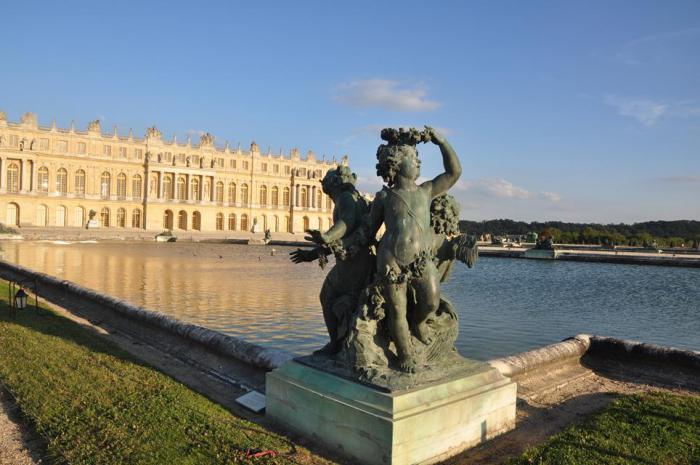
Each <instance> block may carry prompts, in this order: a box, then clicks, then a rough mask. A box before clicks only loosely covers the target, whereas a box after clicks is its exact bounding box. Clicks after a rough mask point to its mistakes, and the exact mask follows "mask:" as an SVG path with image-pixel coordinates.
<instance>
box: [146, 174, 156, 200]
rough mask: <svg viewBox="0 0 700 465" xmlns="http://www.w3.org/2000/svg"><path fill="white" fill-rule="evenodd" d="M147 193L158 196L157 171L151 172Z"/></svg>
mask: <svg viewBox="0 0 700 465" xmlns="http://www.w3.org/2000/svg"><path fill="white" fill-rule="evenodd" d="M148 195H149V196H150V197H153V198H155V197H158V173H153V174H151V183H150V184H149V191H148Z"/></svg>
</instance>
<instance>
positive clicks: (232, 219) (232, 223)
mask: <svg viewBox="0 0 700 465" xmlns="http://www.w3.org/2000/svg"><path fill="white" fill-rule="evenodd" d="M228 230H229V231H235V230H236V214H235V213H229V214H228Z"/></svg>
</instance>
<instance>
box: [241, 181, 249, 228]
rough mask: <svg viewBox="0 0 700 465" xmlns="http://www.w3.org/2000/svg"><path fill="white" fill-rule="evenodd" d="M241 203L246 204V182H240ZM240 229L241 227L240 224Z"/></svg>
mask: <svg viewBox="0 0 700 465" xmlns="http://www.w3.org/2000/svg"><path fill="white" fill-rule="evenodd" d="M241 204H243V205H248V184H241ZM241 218H242V217H241ZM241 221H242V220H241ZM241 229H243V227H242V226H241Z"/></svg>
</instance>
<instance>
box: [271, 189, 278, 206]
mask: <svg viewBox="0 0 700 465" xmlns="http://www.w3.org/2000/svg"><path fill="white" fill-rule="evenodd" d="M279 192H280V190H279V189H278V188H277V186H273V187H272V192H271V193H270V203H271V204H272V206H273V207H276V206H277V205H279Z"/></svg>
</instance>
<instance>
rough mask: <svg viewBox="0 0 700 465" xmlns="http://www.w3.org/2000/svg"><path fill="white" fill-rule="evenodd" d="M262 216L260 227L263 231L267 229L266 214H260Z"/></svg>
mask: <svg viewBox="0 0 700 465" xmlns="http://www.w3.org/2000/svg"><path fill="white" fill-rule="evenodd" d="M261 216H262V228H263V231H265V230H266V229H267V216H266V215H261Z"/></svg>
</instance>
